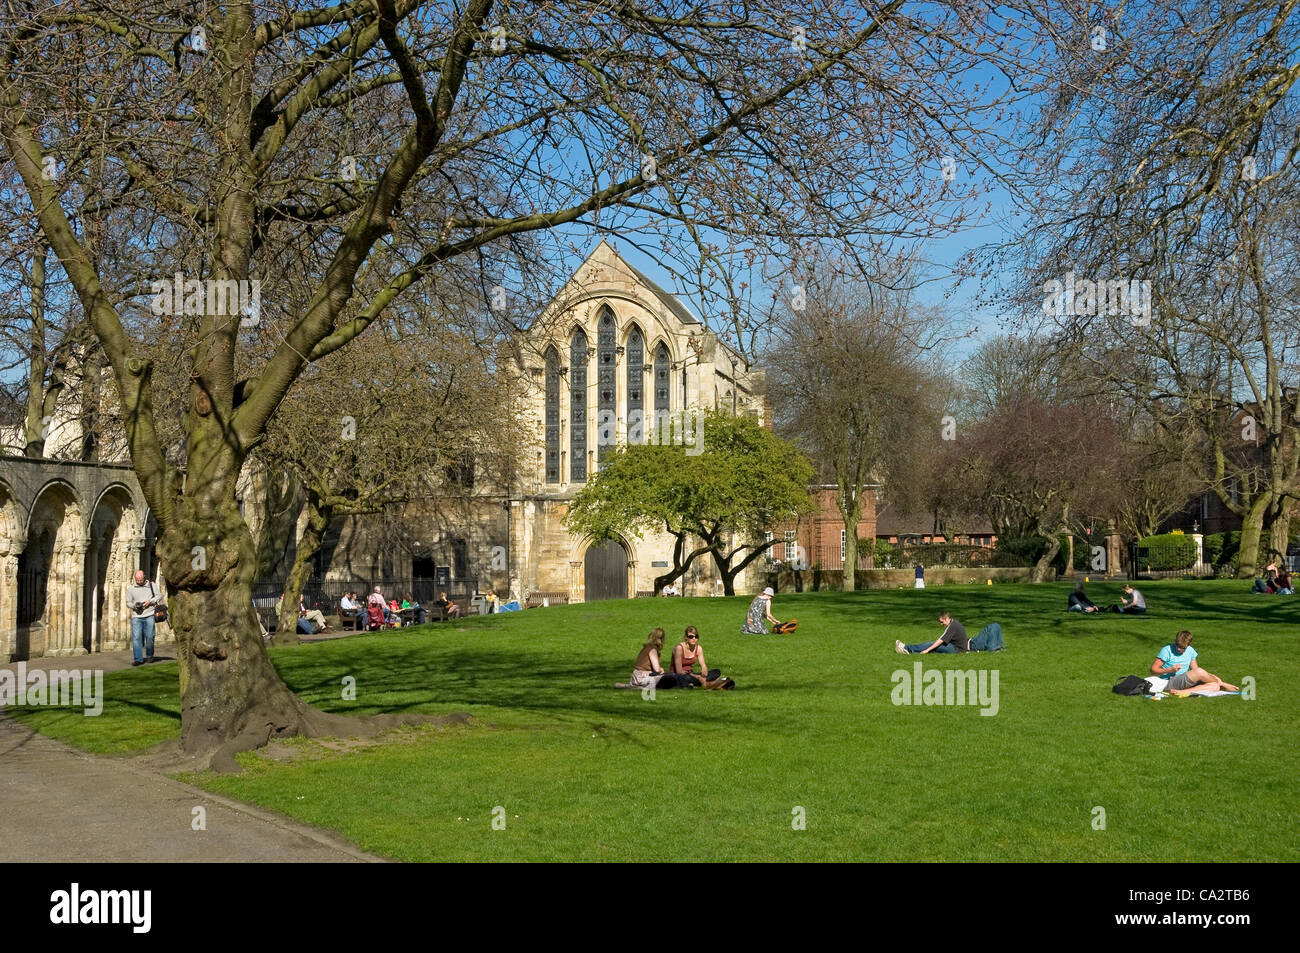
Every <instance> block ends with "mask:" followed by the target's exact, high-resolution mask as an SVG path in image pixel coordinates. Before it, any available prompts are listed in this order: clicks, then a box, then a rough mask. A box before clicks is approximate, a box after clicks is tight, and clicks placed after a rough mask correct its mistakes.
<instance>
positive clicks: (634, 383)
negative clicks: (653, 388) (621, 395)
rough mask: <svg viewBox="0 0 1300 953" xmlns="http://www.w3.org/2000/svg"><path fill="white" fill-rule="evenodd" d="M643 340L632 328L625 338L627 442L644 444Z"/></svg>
mask: <svg viewBox="0 0 1300 953" xmlns="http://www.w3.org/2000/svg"><path fill="white" fill-rule="evenodd" d="M644 390H645V340H644V338H642V337H641V329H640V328H638V327H636V326H635V325H633V326H632V333H631V334H629V335H628V336H627V442H628V443H645V393H644Z"/></svg>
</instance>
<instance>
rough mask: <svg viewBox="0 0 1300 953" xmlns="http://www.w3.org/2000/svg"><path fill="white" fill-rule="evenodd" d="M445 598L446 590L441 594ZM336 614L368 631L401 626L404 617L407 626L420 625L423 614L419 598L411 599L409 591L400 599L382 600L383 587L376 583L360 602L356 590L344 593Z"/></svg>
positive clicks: (422, 620) (424, 613)
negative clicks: (363, 600) (373, 588)
mask: <svg viewBox="0 0 1300 953" xmlns="http://www.w3.org/2000/svg"><path fill="white" fill-rule="evenodd" d="M443 596H444V598H445V597H446V593H443ZM339 615H340V616H342V617H343V618H344V619H351V620H352V621H353V622H354V623H355V625H356V627H357V628H358V629H359V628H362V627H363V626H364V627H365V628H366V629H369V630H370V631H377V630H379V629H389V628H400V627H401V626H402V624H403V618H405V619H406V623H405V624H407V625H420V624H421V623H423V622H424V619H425V616H426V610H425V608H424V607H423V606H422V605H420V603H419V601H418V600H415V599H412V598H411V594H410V593H409V592H408V593H407V594H406V595H405V596H404V597H403V598H402V599H401V601H398V599H396V598H392V599H385V598H384V592H383V587H382V586H375V591H374V592H372V593H370V595H369V596H367V597H366V601H365V602H364V603H363V602H361V601H360V599H359V598H358V596H357V593H356V592H353V591H349V592H345V593H343V598H342V599H340V600H339Z"/></svg>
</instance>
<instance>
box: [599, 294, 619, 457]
mask: <svg viewBox="0 0 1300 953" xmlns="http://www.w3.org/2000/svg"><path fill="white" fill-rule="evenodd" d="M616 347H618V328H617V327H616V326H615V322H614V312H613V311H611V310H609V308H601V309H600V318H599V319H598V320H597V322H596V461H597V463H598V464H599V463H604V462H605V458H606V457H607V456H608V455H609V454H611V453H613V451H614V444H615V443H616V442H617V434H618V427H617V424H618V421H617V419H616V415H617V413H618V408H617V405H616V404H615V395H616V394H617V393H618V371H617V367H618V365H617V359H618V354H617V352H616V351H615V348H616Z"/></svg>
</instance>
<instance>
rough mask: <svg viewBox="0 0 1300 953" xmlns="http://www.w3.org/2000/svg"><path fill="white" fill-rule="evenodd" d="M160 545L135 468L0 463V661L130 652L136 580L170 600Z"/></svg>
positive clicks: (162, 631) (162, 629) (167, 633)
mask: <svg viewBox="0 0 1300 953" xmlns="http://www.w3.org/2000/svg"><path fill="white" fill-rule="evenodd" d="M156 537H157V529H156V525H155V523H154V521H153V519H152V518H151V516H150V515H149V510H148V507H147V505H146V504H145V502H144V497H143V495H142V494H141V492H140V486H139V483H137V482H136V478H135V473H134V472H132V470H131V468H130V467H129V466H126V465H114V464H99V463H82V462H77V461H68V460H34V459H27V458H24V457H12V456H0V660H2V661H10V660H17V659H25V658H34V657H37V656H41V655H80V654H83V653H87V652H99V651H105V650H111V649H124V648H127V647H129V646H130V644H131V623H130V616H129V614H128V611H127V606H126V604H125V602H124V600H125V596H126V587H127V585H129V583H130V581H131V577H132V575H133V574H134V573H135V570H136V569H144V570H145V572H146V574H147V575H148V577H149V578H151V579H154V580H155V582H156V584H157V585H158V586H159V591H160V592H162V593H164V594H165V592H166V590H165V587H163V585H162V579H161V577H160V575H159V572H158V563H157V560H156V558H155V557H154V541H155V539H156ZM156 638H157V640H158V641H159V642H166V641H170V640H171V629H170V626H167V625H165V624H164V625H160V626H158V630H157V635H156Z"/></svg>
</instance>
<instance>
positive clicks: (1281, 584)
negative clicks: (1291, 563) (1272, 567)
mask: <svg viewBox="0 0 1300 953" xmlns="http://www.w3.org/2000/svg"><path fill="white" fill-rule="evenodd" d="M1273 584H1274V585H1275V586H1277V588H1276V589H1275V590H1273V591H1274V592H1276V593H1277V594H1278V595H1280V596H1290V595H1294V594H1295V590H1294V589H1292V588H1291V573H1290V571H1289V570H1288V569H1287V568H1286V567H1285V566H1283V567H1282V568H1281V569H1279V570H1278V571H1277V578H1276V579H1274V580H1273Z"/></svg>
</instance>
